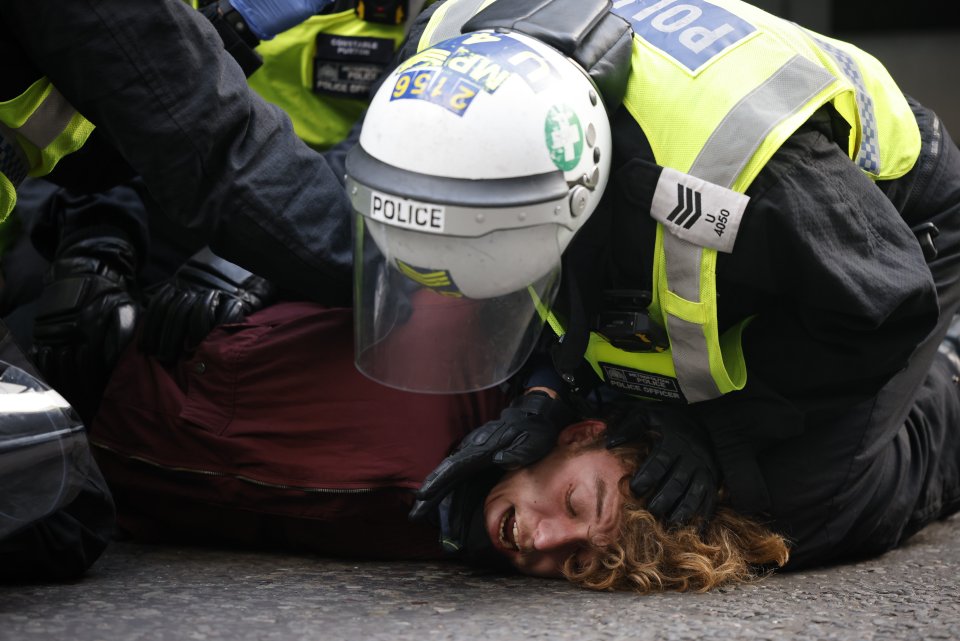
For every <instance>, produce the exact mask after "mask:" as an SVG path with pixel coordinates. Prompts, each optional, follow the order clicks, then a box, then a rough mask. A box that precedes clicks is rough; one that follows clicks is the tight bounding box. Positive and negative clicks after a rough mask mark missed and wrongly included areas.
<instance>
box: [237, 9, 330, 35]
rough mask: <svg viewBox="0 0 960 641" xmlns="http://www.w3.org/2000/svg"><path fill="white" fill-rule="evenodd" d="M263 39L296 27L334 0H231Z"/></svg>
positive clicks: (251, 28) (244, 19)
mask: <svg viewBox="0 0 960 641" xmlns="http://www.w3.org/2000/svg"><path fill="white" fill-rule="evenodd" d="M230 4H231V5H232V6H233V8H234V9H236V10H237V12H238V13H239V14H240V15H241V16H243V21H244V22H246V23H247V26H248V27H250V30H251V31H253V33H254V34H256V36H257V37H258V38H260V39H261V40H270V39H271V38H273V37H274V36H275V35H277V34H278V33H281V32H283V31H286V30H287V29H289V28H291V27H295V26H296V25H298V24H300V23H301V22H303V21H304V20H306V19H307V18H309V17H310V16H313V15H316V14H318V13H320V12H321V11H323V10H324V9H326V8H327V7H328V6H330V5H331V4H333V0H230Z"/></svg>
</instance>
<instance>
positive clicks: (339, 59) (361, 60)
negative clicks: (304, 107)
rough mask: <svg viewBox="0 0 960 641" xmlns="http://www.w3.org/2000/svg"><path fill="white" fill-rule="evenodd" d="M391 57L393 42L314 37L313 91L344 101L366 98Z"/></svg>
mask: <svg viewBox="0 0 960 641" xmlns="http://www.w3.org/2000/svg"><path fill="white" fill-rule="evenodd" d="M392 57H393V40H391V39H389V38H359V37H355V36H338V35H333V34H329V33H319V34H317V55H316V57H315V59H314V61H313V90H314V91H315V92H317V93H321V94H327V95H333V96H341V97H345V98H366V97H367V96H368V94H369V93H370V90H371V88H372V87H373V83H374V82H376V80H377V78H379V77H380V74H381V73H383V71H384V70H385V69H386V67H387V64H388V63H389V62H390V60H391V58H392Z"/></svg>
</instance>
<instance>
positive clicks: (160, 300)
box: [140, 248, 277, 363]
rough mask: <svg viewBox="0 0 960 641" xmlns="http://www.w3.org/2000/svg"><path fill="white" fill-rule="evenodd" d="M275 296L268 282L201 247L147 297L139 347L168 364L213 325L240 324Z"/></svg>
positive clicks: (196, 341) (194, 344) (188, 349)
mask: <svg viewBox="0 0 960 641" xmlns="http://www.w3.org/2000/svg"><path fill="white" fill-rule="evenodd" d="M276 293H277V290H276V288H275V287H274V286H273V285H272V284H271V283H270V282H269V281H268V280H266V279H264V278H261V277H259V276H257V275H256V274H252V273H251V272H249V271H247V270H246V269H244V268H242V267H239V266H238V265H234V264H233V263H231V262H229V261H226V260H224V259H222V258H220V257H219V256H217V255H216V254H214V253H213V252H212V251H210V249H209V248H204V249H202V250H200V251H199V252H197V253H196V254H194V255H193V256H192V257H191V258H190V260H188V261H187V262H186V263H184V264H183V265H181V266H180V268H179V269H177V271H176V273H175V274H174V275H173V276H172V277H171V278H170V279H169V280H167V281H165V282H164V283H162V284H161V285H160V286H159V287H157V288H155V289H154V291H153V292H151V293H150V300H149V303H148V305H147V311H146V314H145V318H144V322H143V331H142V335H141V338H140V349H141V350H142V351H143V352H145V353H146V354H151V355H153V356H155V357H156V358H157V359H158V360H159V361H161V362H164V363H173V362H174V361H176V360H177V359H179V358H180V357H181V356H182V355H183V354H185V353H187V352H190V351H192V350H194V349H196V347H197V345H199V344H200V342H201V341H202V340H203V339H204V338H205V337H206V336H207V334H209V333H210V330H212V329H213V328H214V327H217V326H218V325H223V324H226V323H238V322H240V321H242V320H243V319H244V318H245V317H246V316H247V315H248V314H251V313H252V312H255V311H257V310H258V309H262V308H263V307H266V306H267V305H268V304H270V303H271V302H273V301H274V299H275V298H276Z"/></svg>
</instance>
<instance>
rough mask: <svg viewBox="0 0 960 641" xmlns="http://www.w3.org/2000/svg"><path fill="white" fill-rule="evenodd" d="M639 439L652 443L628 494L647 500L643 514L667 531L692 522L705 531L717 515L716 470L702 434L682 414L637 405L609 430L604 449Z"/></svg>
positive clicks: (692, 422)
mask: <svg viewBox="0 0 960 641" xmlns="http://www.w3.org/2000/svg"><path fill="white" fill-rule="evenodd" d="M643 437H654V438H655V440H654V442H653V446H652V450H651V452H650V456H648V457H647V459H646V460H645V461H642V462H641V463H640V467H639V468H638V469H637V471H636V473H635V474H634V476H633V478H632V479H631V481H630V489H631V490H632V491H633V493H634V494H636V495H637V496H639V497H647V498H648V499H649V500H648V502H647V510H648V511H649V512H650V513H651V514H653V515H654V516H655V517H657V518H660V519H664V520H665V521H666V523H667V524H668V525H671V526H674V525H676V526H679V525H686V524H688V523H690V522H691V521H693V520H694V519H697V518H699V519H700V520H701V521H700V523H701V526H702V525H705V524H706V523H707V522H708V521H709V520H710V519H711V518H712V517H713V513H714V511H715V509H716V503H717V492H718V491H719V489H720V465H719V463H718V462H717V459H716V457H715V456H714V454H713V450H712V447H711V444H710V442H709V437H708V436H707V434H706V432H705V431H704V429H703V428H702V427H701V426H700V425H698V424H697V422H696V421H695V419H694V418H693V417H691V416H689V415H688V414H687V413H686V412H684V410H682V409H677V408H652V407H650V406H647V405H638V406H636V407H634V408H632V409H631V410H629V411H628V412H627V413H626V414H625V415H624V416H623V417H622V418H620V419H619V420H618V421H616V422H615V423H614V424H611V425H610V427H609V428H608V432H607V447H616V446H617V445H622V444H624V443H627V442H630V441H634V440H637V439H639V438H643Z"/></svg>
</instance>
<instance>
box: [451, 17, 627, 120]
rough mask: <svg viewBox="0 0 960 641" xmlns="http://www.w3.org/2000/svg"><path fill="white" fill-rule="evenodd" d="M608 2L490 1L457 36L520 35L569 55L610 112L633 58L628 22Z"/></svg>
mask: <svg viewBox="0 0 960 641" xmlns="http://www.w3.org/2000/svg"><path fill="white" fill-rule="evenodd" d="M610 7H611V4H610V1H609V0H510V1H509V2H494V3H493V4H491V5H490V6H488V7H487V8H485V9H484V10H483V11H480V12H479V13H477V14H476V15H475V16H473V17H472V18H470V20H468V21H467V22H466V23H465V24H464V25H463V28H462V29H461V30H460V31H461V33H468V32H470V31H479V30H481V29H509V30H511V31H519V32H520V33H525V34H526V35H528V36H532V37H534V38H536V39H537V40H540V41H541V42H544V43H546V44H548V45H550V46H551V47H553V48H554V49H557V50H558V51H560V52H561V53H563V54H565V55H567V56H570V57H571V58H573V59H574V60H576V61H577V63H579V64H580V66H581V67H583V68H584V69H585V70H586V71H587V73H589V74H590V77H591V78H593V81H594V83H596V85H597V89H599V90H600V95H601V96H603V104H604V105H605V106H606V108H607V111H608V112H609V113H613V112H614V111H616V110H617V109H618V108H619V107H620V103H622V102H623V96H624V94H625V93H626V91H627V80H628V79H629V77H630V59H631V57H632V56H633V29H632V28H631V27H630V23H629V22H627V21H626V20H624V19H623V18H621V17H620V16H618V15H616V14H614V13H611V12H610Z"/></svg>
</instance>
